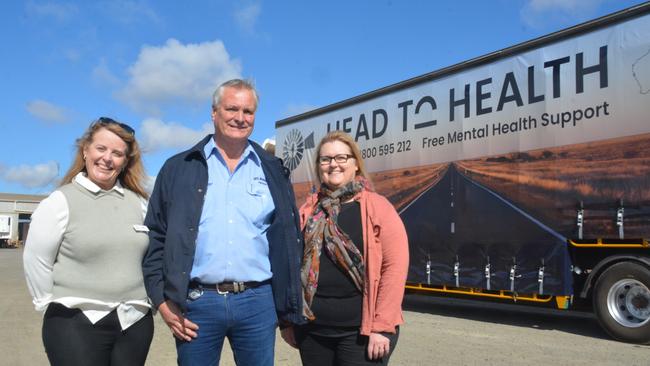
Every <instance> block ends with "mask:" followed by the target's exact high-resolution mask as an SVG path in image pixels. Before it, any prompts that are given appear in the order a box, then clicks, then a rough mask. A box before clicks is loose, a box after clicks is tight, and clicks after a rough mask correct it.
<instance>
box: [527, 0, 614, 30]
mask: <svg viewBox="0 0 650 366" xmlns="http://www.w3.org/2000/svg"><path fill="white" fill-rule="evenodd" d="M604 1H605V0H528V2H527V3H526V5H524V7H523V8H522V10H521V17H522V20H523V21H524V22H525V23H526V24H527V25H529V26H531V27H537V28H539V27H542V26H543V25H544V24H545V23H547V22H549V21H550V20H551V19H557V18H559V19H566V20H567V21H575V20H579V19H582V18H585V17H587V18H588V17H589V15H590V14H592V13H593V12H594V10H595V9H597V8H598V6H599V5H600V4H601V3H603V2H604Z"/></svg>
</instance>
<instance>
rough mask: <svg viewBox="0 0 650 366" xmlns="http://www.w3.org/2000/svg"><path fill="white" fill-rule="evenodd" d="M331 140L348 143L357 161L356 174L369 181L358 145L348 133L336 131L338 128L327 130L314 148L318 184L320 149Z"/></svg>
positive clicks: (319, 181)
mask: <svg viewBox="0 0 650 366" xmlns="http://www.w3.org/2000/svg"><path fill="white" fill-rule="evenodd" d="M333 141H340V142H342V143H344V144H346V145H348V147H349V148H350V151H351V152H352V156H353V157H354V159H355V160H356V161H357V167H358V168H359V169H358V170H357V173H356V175H357V176H362V177H363V178H365V179H366V181H367V182H368V183H371V180H370V176H369V175H368V172H366V168H365V166H364V164H363V158H361V150H359V146H357V143H356V142H355V141H354V139H353V138H352V136H350V135H348V134H347V133H345V132H343V131H338V130H337V131H332V132H329V133H328V134H327V135H325V137H323V138H322V139H321V140H320V142H319V143H318V147H317V148H316V156H315V157H314V162H315V164H314V171H315V173H316V180H317V181H318V183H319V184H321V183H323V182H321V180H320V162H319V161H318V158H319V157H320V150H321V148H322V147H323V145H324V144H326V143H328V142H333Z"/></svg>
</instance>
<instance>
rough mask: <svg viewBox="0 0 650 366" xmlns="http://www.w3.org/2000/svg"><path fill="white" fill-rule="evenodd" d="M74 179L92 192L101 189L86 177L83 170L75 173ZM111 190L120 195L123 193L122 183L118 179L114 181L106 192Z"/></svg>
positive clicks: (97, 191)
mask: <svg viewBox="0 0 650 366" xmlns="http://www.w3.org/2000/svg"><path fill="white" fill-rule="evenodd" d="M74 181H75V182H77V183H79V185H80V186H82V187H84V188H85V189H87V190H88V191H90V192H92V193H99V191H101V190H102V189H101V188H100V187H99V186H98V185H97V184H95V183H93V181H92V180H90V179H88V177H86V173H84V172H79V173H77V175H76V176H75V177H74ZM113 190H114V191H116V192H117V193H119V194H121V195H124V187H122V183H120V181H119V180H118V181H116V182H115V185H114V186H113V188H111V189H109V190H108V191H107V192H110V191H113Z"/></svg>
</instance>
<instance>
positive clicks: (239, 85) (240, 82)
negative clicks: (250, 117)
mask: <svg viewBox="0 0 650 366" xmlns="http://www.w3.org/2000/svg"><path fill="white" fill-rule="evenodd" d="M226 88H235V89H246V90H250V91H251V92H252V93H253V97H254V98H255V109H257V105H258V104H259V101H260V99H259V97H258V96H257V90H255V84H254V83H253V81H252V80H244V79H232V80H228V81H226V82H224V83H223V84H221V85H219V87H218V88H217V90H215V91H214V94H212V108H213V109H216V108H217V106H218V105H219V103H221V98H222V97H223V91H224V89H226Z"/></svg>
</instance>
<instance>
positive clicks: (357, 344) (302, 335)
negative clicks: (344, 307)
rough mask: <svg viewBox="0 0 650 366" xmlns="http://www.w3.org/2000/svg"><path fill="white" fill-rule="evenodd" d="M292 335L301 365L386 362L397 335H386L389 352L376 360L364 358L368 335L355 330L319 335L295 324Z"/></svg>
mask: <svg viewBox="0 0 650 366" xmlns="http://www.w3.org/2000/svg"><path fill="white" fill-rule="evenodd" d="M294 329H296V331H295V337H296V343H297V344H298V349H299V350H300V359H301V360H302V364H303V366H361V365H388V360H389V358H390V355H391V354H392V353H393V350H394V349H395V346H396V345H397V339H398V338H399V327H398V328H397V333H396V334H386V336H387V337H388V339H389V340H390V352H389V354H388V356H384V357H382V358H381V359H378V360H370V359H368V351H367V348H368V337H367V336H363V335H360V334H359V332H358V331H354V332H347V333H343V335H337V336H322V335H316V334H313V333H311V332H309V330H308V329H309V326H306V327H296V328H294Z"/></svg>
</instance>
